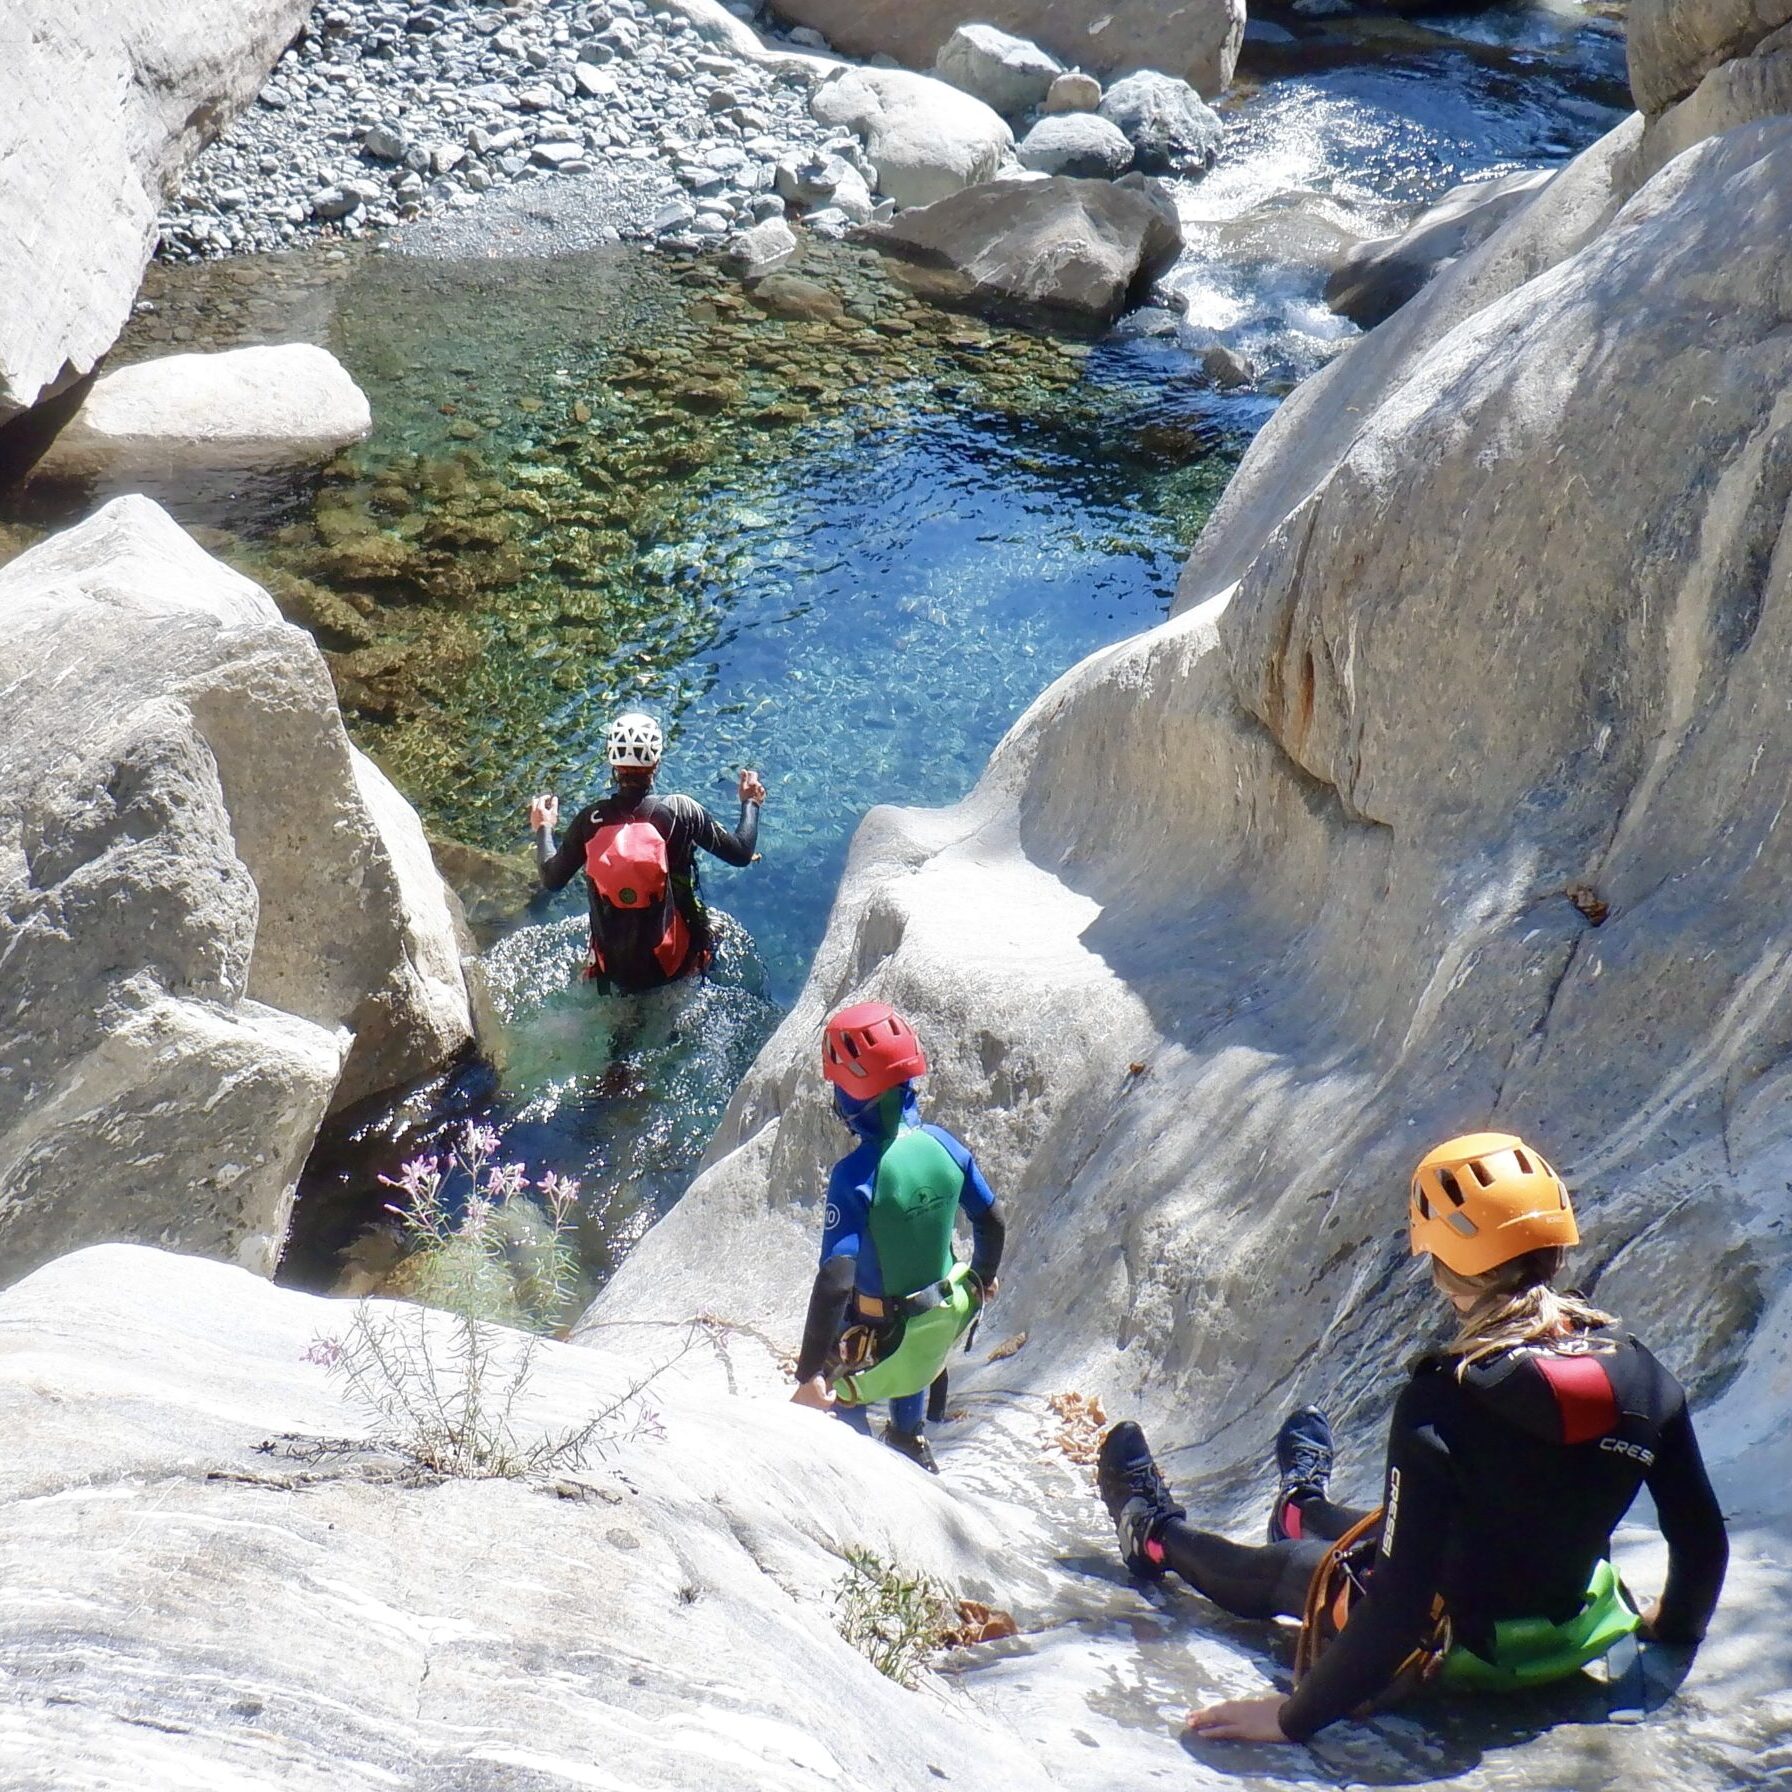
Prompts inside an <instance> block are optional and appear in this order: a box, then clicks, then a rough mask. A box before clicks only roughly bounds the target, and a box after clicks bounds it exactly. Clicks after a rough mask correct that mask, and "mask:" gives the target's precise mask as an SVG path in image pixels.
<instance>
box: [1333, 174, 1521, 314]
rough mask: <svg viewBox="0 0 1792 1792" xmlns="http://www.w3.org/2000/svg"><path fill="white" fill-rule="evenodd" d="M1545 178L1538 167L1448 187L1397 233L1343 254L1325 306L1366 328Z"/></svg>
mask: <svg viewBox="0 0 1792 1792" xmlns="http://www.w3.org/2000/svg"><path fill="white" fill-rule="evenodd" d="M1549 178H1550V171H1549V170H1543V171H1540V172H1529V173H1524V174H1508V175H1504V176H1502V177H1501V178H1500V179H1498V180H1483V181H1470V182H1466V183H1464V184H1463V185H1462V186H1459V187H1454V188H1452V189H1451V190H1450V191H1449V192H1448V193H1446V194H1445V195H1444V196H1443V198H1442V199H1440V200H1439V201H1438V202H1437V204H1435V205H1434V206H1431V207H1430V208H1429V209H1428V210H1426V211H1425V212H1423V213H1421V215H1420V216H1419V218H1418V219H1417V221H1416V222H1415V223H1413V224H1412V225H1410V226H1409V227H1408V228H1407V229H1406V230H1404V231H1402V232H1401V233H1400V234H1399V235H1398V236H1389V237H1377V238H1375V239H1373V240H1372V241H1369V242H1363V243H1358V244H1356V245H1355V247H1353V248H1351V249H1348V250H1346V251H1345V254H1344V257H1343V259H1342V261H1341V262H1340V263H1339V264H1338V266H1337V268H1336V269H1335V270H1334V271H1333V273H1332V275H1331V277H1330V279H1329V280H1328V281H1327V282H1326V288H1325V302H1326V303H1327V304H1328V305H1329V306H1331V308H1332V309H1333V310H1334V311H1336V312H1339V313H1341V314H1342V315H1343V316H1345V317H1347V318H1349V319H1350V321H1351V322H1352V323H1353V324H1356V325H1357V326H1358V327H1359V328H1361V329H1364V330H1372V329H1374V328H1375V326H1376V325H1377V324H1378V323H1380V322H1382V321H1383V319H1385V318H1389V317H1392V316H1393V314H1394V313H1395V312H1396V311H1398V310H1399V309H1400V307H1401V306H1402V305H1404V304H1406V303H1407V301H1408V300H1409V299H1411V298H1412V297H1413V295H1414V294H1415V293H1417V292H1418V291H1419V289H1420V288H1421V287H1423V286H1425V285H1426V284H1427V283H1428V282H1430V281H1431V280H1434V279H1435V278H1436V277H1437V276H1438V275H1439V274H1440V273H1442V272H1443V270H1444V269H1445V268H1447V267H1448V266H1449V265H1450V264H1451V263H1452V262H1453V261H1455V259H1456V258H1457V257H1458V256H1459V255H1462V254H1464V253H1465V252H1466V251H1468V250H1470V249H1472V248H1474V247H1475V246H1476V245H1477V244H1478V243H1481V242H1484V241H1485V240H1486V239H1487V238H1488V237H1490V236H1491V235H1492V234H1493V233H1494V231H1496V230H1498V229H1499V227H1500V226H1501V225H1502V224H1504V223H1505V221H1506V220H1507V219H1508V218H1510V217H1511V216H1512V215H1513V214H1514V213H1515V212H1517V211H1519V210H1520V209H1521V208H1522V207H1524V206H1526V205H1528V204H1529V203H1530V200H1531V198H1532V196H1533V195H1534V194H1535V193H1536V191H1537V189H1538V188H1539V187H1541V186H1542V185H1543V184H1544V183H1545V182H1546V181H1548V180H1549Z"/></svg>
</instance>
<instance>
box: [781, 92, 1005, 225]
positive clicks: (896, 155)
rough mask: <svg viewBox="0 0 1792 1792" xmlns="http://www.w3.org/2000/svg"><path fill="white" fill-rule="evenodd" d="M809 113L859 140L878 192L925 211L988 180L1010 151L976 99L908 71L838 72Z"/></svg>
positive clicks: (998, 123)
mask: <svg viewBox="0 0 1792 1792" xmlns="http://www.w3.org/2000/svg"><path fill="white" fill-rule="evenodd" d="M809 110H810V111H811V112H812V113H813V114H814V115H815V117H816V119H817V120H818V121H819V122H820V123H822V124H831V125H839V126H842V127H844V128H845V129H847V130H849V131H856V132H857V133H858V135H859V136H861V137H862V138H863V139H864V140H865V147H866V149H867V151H868V152H869V154H870V157H871V160H872V162H873V163H874V164H875V165H876V167H877V190H878V191H879V192H880V193H883V194H884V195H885V196H886V197H888V198H890V199H893V200H895V201H896V203H897V204H898V205H931V204H932V203H933V202H934V201H935V200H936V199H944V198H946V197H947V195H948V194H951V193H956V192H958V191H960V189H962V188H964V187H973V186H975V185H976V184H977V183H978V182H979V181H983V180H988V179H989V177H990V176H991V175H992V174H994V173H995V172H996V170H997V169H998V168H1000V167H1001V165H1002V163H1003V161H1004V160H1005V159H1006V157H1007V155H1008V153H1009V151H1010V150H1012V149H1013V147H1014V133H1013V132H1012V131H1011V130H1009V128H1008V126H1007V125H1006V124H1005V123H1004V122H1003V121H1002V119H1001V117H1000V116H999V115H998V114H997V113H995V112H993V111H991V110H990V108H989V107H988V106H986V105H984V103H983V102H982V101H981V100H979V99H973V98H972V97H971V95H970V94H968V93H960V92H959V90H958V89H957V88H956V87H949V86H947V84H946V83H945V82H944V81H935V80H932V79H930V78H929V77H928V76H926V75H912V74H910V73H909V72H908V71H907V70H906V69H899V68H887V69H886V68H853V69H843V70H841V71H840V72H839V73H838V74H836V75H834V76H833V77H832V78H831V79H829V80H826V81H824V82H822V83H821V85H820V86H818V87H817V88H816V90H815V92H814V94H813V95H812V96H811V97H810V101H809Z"/></svg>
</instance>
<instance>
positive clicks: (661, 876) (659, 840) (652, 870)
mask: <svg viewBox="0 0 1792 1792" xmlns="http://www.w3.org/2000/svg"><path fill="white" fill-rule="evenodd" d="M585 875H586V876H587V877H589V878H590V879H591V882H592V886H593V887H594V888H595V889H596V891H597V893H598V895H599V897H601V898H602V902H603V908H604V910H606V911H607V910H614V911H617V913H618V914H619V915H620V914H627V915H630V916H639V917H640V919H641V920H642V921H651V920H657V921H658V923H659V928H658V932H657V934H655V935H653V937H652V943H651V950H652V953H653V956H654V958H655V959H656V960H657V961H658V963H659V967H660V969H661V970H662V971H663V972H664V973H665V974H666V976H667V977H676V976H677V975H678V973H679V972H680V971H681V970H682V969H683V968H684V962H685V959H686V958H687V957H688V956H689V954H690V949H691V934H690V929H689V928H688V927H687V926H686V925H685V919H684V916H683V915H681V914H680V913H679V912H678V904H677V902H676V901H675V900H674V899H673V894H672V866H671V862H670V861H669V860H668V859H667V857H666V838H665V836H664V835H663V834H662V833H661V832H660V831H659V829H658V828H656V827H655V826H654V825H653V823H652V822H649V821H613V822H610V823H609V824H608V825H607V826H604V827H600V828H599V829H598V830H597V832H596V833H594V834H593V835H592V836H591V840H590V842H589V844H588V845H587V846H586V848H585ZM643 911H657V913H656V914H653V915H651V916H650V915H649V914H647V913H644V912H643ZM612 931H615V932H621V931H622V929H620V928H618V929H614V930H612ZM591 951H592V956H593V957H594V958H595V959H596V960H597V969H598V970H599V971H600V972H601V971H607V970H608V969H609V968H610V967H609V966H608V965H607V964H606V963H605V960H604V953H603V948H602V947H601V946H600V945H599V943H598V940H597V938H596V937H595V932H594V937H593V939H592V942H591Z"/></svg>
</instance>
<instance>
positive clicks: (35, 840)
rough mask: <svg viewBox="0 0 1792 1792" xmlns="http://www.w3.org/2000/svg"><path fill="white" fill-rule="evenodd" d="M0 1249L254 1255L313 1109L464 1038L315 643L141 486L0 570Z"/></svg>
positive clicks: (23, 1259) (444, 929)
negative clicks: (2, 730) (124, 1246)
mask: <svg viewBox="0 0 1792 1792" xmlns="http://www.w3.org/2000/svg"><path fill="white" fill-rule="evenodd" d="M0 618H3V619H4V622H3V625H0V688H5V689H6V690H8V691H9V692H11V693H12V695H11V697H10V699H9V701H10V703H11V706H12V707H11V713H10V714H9V717H8V721H9V740H10V742H11V751H10V758H9V759H8V760H7V761H6V763H5V764H4V766H3V767H0V841H9V842H10V844H6V845H0V954H3V955H4V957H5V962H6V967H7V975H6V980H5V993H4V995H0V1188H4V1189H5V1191H6V1197H5V1199H4V1201H0V1262H4V1263H5V1265H6V1266H7V1271H8V1273H9V1274H18V1273H22V1272H23V1271H24V1270H26V1269H28V1268H30V1267H31V1266H32V1265H33V1264H35V1263H39V1262H42V1261H44V1260H45V1259H46V1258H48V1257H50V1256H52V1255H54V1254H55V1253H56V1252H57V1251H60V1250H65V1249H67V1248H69V1247H70V1246H71V1245H74V1244H78V1243H83V1242H88V1241H91V1240H94V1239H100V1238H107V1237H127V1238H137V1239H143V1240H147V1241H153V1242H160V1243H170V1244H179V1245H180V1246H181V1247H182V1248H185V1249H190V1250H197V1251H204V1252H207V1253H210V1254H214V1255H218V1256H225V1257H230V1258H233V1259H234V1260H236V1261H238V1262H241V1263H243V1264H245V1265H247V1266H248V1267H250V1268H253V1269H256V1270H259V1271H261V1272H262V1273H271V1271H272V1269H273V1265H274V1260H275V1257H276V1256H277V1254H278V1251H279V1248H280V1242H281V1239H282V1236H283V1234H284V1230H285V1222H286V1213H287V1208H288V1205H289V1203H290V1200H291V1194H292V1187H293V1182H294V1179H295V1178H296V1176H297V1174H298V1171H299V1168H300V1165H301V1164H302V1162H303V1160H304V1157H305V1155H306V1152H307V1151H308V1150H309V1148H310V1144H311V1140H312V1137H313V1135H314V1134H315V1132H316V1128H317V1125H318V1122H319V1120H320V1119H321V1118H322V1117H323V1115H324V1112H325V1110H326V1108H328V1107H329V1106H330V1105H332V1104H338V1105H340V1104H343V1103H346V1102H349V1101H352V1100H356V1099H358V1098H360V1097H362V1096H365V1095H368V1094H372V1093H374V1092H376V1091H379V1090H382V1089H388V1088H391V1087H393V1086H394V1085H395V1084H398V1083H401V1082H404V1081H406V1080H408V1079H410V1078H412V1077H415V1076H418V1075H420V1074H422V1073H423V1072H425V1071H427V1070H429V1069H431V1068H433V1067H434V1066H436V1065H438V1064H440V1063H441V1062H443V1061H444V1060H445V1059H446V1058H448V1057H450V1056H451V1055H453V1054H454V1053H455V1052H457V1051H458V1050H460V1049H461V1048H462V1047H463V1046H464V1045H465V1044H466V1043H467V1042H468V1040H469V1038H470V1037H471V1021H470V1015H469V1008H468V998H467V990H466V984H465V979H464V976H463V972H462V968H461V941H460V937H459V933H458V930H457V927H456V920H455V915H454V912H453V909H452V906H451V898H450V897H449V896H448V894H447V892H446V891H445V889H444V888H443V886H442V883H441V880H440V878H439V877H438V876H437V875H436V874H435V871H434V869H433V867H432V865H431V864H430V860H429V852H428V848H427V846H426V845H425V844H424V841H423V834H422V829H421V826H420V824H419V823H418V821H417V818H416V816H415V815H414V814H413V813H412V812H411V810H410V808H409V806H408V805H407V804H406V803H405V802H404V801H403V799H402V798H401V797H399V796H398V794H397V793H396V792H395V791H394V790H393V789H392V788H391V786H390V785H389V784H388V783H387V782H386V780H385V779H384V778H383V777H381V775H380V774H379V772H378V771H377V769H376V768H375V767H373V765H372V764H371V763H369V762H368V761H366V760H364V759H363V758H362V757H361V756H360V755H359V754H357V753H356V752H355V751H354V749H353V748H352V747H350V745H349V743H348V739H347V736H346V735H345V734H344V733H343V730H342V721H341V717H340V716H339V715H338V713H337V710H336V702H335V697H334V694H333V692H332V690H331V686H330V678H329V673H328V671H327V670H326V668H325V666H324V662H323V657H322V655H321V654H320V653H319V652H318V650H317V647H316V646H315V644H314V643H313V642H312V640H311V638H310V637H309V636H308V635H306V634H305V633H304V632H303V631H302V630H300V629H297V628H294V627H293V626H291V625H290V624H289V623H286V622H283V621H282V620H281V619H280V615H279V612H278V611H277V610H276V609H275V607H274V605H273V603H272V602H271V601H270V600H269V599H268V597H267V596H266V595H265V594H264V593H263V592H262V591H261V590H259V589H258V588H257V587H256V586H254V585H252V584H251V583H250V582H249V581H248V580H247V579H244V578H242V577H241V576H240V575H238V574H236V573H234V572H231V571H230V570H229V569H228V568H226V567H224V566H222V565H220V564H218V563H217V562H216V561H214V560H212V559H210V558H209V557H208V556H207V555H205V554H204V553H202V552H201V551H200V549H199V548H198V547H197V546H195V545H194V543H193V542H192V541H191V540H190V539H189V538H188V537H187V536H186V535H185V534H183V533H182V531H181V530H180V529H179V528H178V527H177V526H176V525H175V524H174V523H173V522H172V520H171V519H170V518H169V517H168V516H167V515H166V514H165V513H164V512H163V511H161V510H160V509H158V508H157V507H156V506H155V505H154V504H151V503H150V502H149V501H148V500H147V499H144V498H135V497H132V498H120V499H118V500H116V501H115V502H113V503H111V504H108V505H106V506H105V508H104V509H102V510H100V511H99V512H98V513H97V514H96V515H95V516H94V517H92V518H91V519H89V520H88V521H87V522H85V523H83V524H81V525H80V526H79V527H78V528H75V529H71V530H68V531H66V532H65V533H63V534H61V535H57V536H53V537H52V538H50V539H49V540H48V541H45V542H43V543H42V544H41V545H39V546H38V547H36V548H33V549H31V550H29V551H28V552H26V553H25V554H22V555H21V556H20V557H19V558H18V559H16V560H14V561H12V562H11V563H10V564H9V565H8V566H6V567H5V568H3V569H0Z"/></svg>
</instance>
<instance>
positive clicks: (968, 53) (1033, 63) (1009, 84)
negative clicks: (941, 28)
mask: <svg viewBox="0 0 1792 1792" xmlns="http://www.w3.org/2000/svg"><path fill="white" fill-rule="evenodd" d="M933 69H934V73H935V74H937V75H938V76H939V78H940V79H941V80H942V81H949V82H951V84H952V85H953V86H954V87H957V88H961V89H962V90H963V91H964V92H966V93H970V94H975V95H976V97H977V98H978V99H980V100H981V101H982V102H983V103H984V105H986V106H988V107H990V108H991V109H992V110H994V111H996V112H1000V113H1001V115H1002V116H1003V117H1004V118H1007V119H1016V118H1020V117H1022V116H1023V115H1024V114H1026V113H1028V112H1031V111H1034V110H1035V109H1036V108H1037V107H1039V106H1040V105H1042V104H1043V103H1044V100H1045V96H1046V95H1047V94H1048V93H1050V92H1051V87H1052V83H1053V82H1054V81H1055V80H1057V78H1058V77H1059V76H1060V75H1061V74H1063V72H1064V65H1063V63H1061V62H1060V61H1059V60H1058V59H1057V57H1055V56H1052V55H1050V54H1048V53H1047V52H1046V51H1044V50H1042V49H1040V47H1039V46H1038V45H1037V44H1030V43H1028V42H1027V40H1026V39H1025V38H1022V37H1011V36H1009V34H1008V33H1007V32H1006V31H998V30H997V29H996V28H995V27H994V26H993V25H960V26H959V27H958V29H957V30H956V31H954V32H953V33H952V35H951V36H950V37H949V38H947V39H946V41H945V42H944V43H943V44H942V45H941V46H940V53H939V55H938V57H937V58H936V59H935V61H934V65H933Z"/></svg>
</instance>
